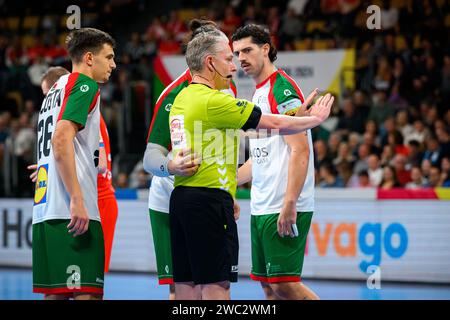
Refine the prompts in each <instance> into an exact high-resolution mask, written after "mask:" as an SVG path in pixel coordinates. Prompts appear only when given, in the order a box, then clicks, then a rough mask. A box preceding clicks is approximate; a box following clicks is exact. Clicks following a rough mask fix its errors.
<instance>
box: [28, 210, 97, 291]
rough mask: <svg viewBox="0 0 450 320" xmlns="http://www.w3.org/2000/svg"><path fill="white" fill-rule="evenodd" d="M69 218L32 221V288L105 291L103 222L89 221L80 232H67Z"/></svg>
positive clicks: (39, 289) (37, 289)
mask: <svg viewBox="0 0 450 320" xmlns="http://www.w3.org/2000/svg"><path fill="white" fill-rule="evenodd" d="M69 222H70V220H65V219H59V220H47V221H44V222H40V223H36V224H33V292H36V293H44V294H66V295H69V296H70V295H72V294H73V293H76V292H80V293H91V294H98V295H102V294H103V270H104V267H105V250H104V243H103V231H102V226H101V224H100V222H98V221H95V220H90V221H89V228H88V231H86V232H85V233H84V234H82V235H81V236H77V237H73V236H72V234H71V233H69V232H68V229H67V225H68V224H69Z"/></svg>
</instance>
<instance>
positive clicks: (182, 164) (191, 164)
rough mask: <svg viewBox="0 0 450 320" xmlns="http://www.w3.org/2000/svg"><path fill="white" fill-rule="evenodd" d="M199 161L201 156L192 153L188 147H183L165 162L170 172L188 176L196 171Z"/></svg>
mask: <svg viewBox="0 0 450 320" xmlns="http://www.w3.org/2000/svg"><path fill="white" fill-rule="evenodd" d="M200 162H201V158H200V157H199V155H198V154H196V153H192V150H191V149H190V148H185V149H181V150H180V151H178V152H177V153H176V154H175V156H174V158H173V159H172V160H171V161H169V163H168V164H167V169H168V170H169V173H170V174H173V175H176V176H183V177H189V176H192V175H193V174H194V173H196V172H197V170H198V166H199V165H200Z"/></svg>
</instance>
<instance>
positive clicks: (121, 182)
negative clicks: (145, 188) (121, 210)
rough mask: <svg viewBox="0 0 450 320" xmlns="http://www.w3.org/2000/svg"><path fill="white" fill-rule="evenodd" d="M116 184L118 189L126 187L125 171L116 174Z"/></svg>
mask: <svg viewBox="0 0 450 320" xmlns="http://www.w3.org/2000/svg"><path fill="white" fill-rule="evenodd" d="M116 186H117V188H120V189H127V188H128V175H127V174H126V173H125V172H119V174H118V175H117V181H116Z"/></svg>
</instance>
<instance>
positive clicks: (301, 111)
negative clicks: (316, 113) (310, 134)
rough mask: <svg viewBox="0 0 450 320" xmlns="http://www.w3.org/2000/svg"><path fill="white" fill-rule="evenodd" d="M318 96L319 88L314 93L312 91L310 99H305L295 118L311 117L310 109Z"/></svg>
mask: <svg viewBox="0 0 450 320" xmlns="http://www.w3.org/2000/svg"><path fill="white" fill-rule="evenodd" d="M318 94H319V88H315V89H314V90H313V91H311V93H310V94H309V96H308V98H306V99H305V101H304V102H303V104H302V105H301V106H300V108H299V109H298V110H297V112H296V114H295V116H296V117H304V116H309V113H310V110H311V109H309V108H308V107H309V106H310V105H311V104H312V103H313V102H314V99H315V98H316V97H317V95H318Z"/></svg>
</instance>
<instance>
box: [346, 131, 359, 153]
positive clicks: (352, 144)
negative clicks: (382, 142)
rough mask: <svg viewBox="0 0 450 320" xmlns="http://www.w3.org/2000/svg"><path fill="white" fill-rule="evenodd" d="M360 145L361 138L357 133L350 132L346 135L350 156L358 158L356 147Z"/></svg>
mask: <svg viewBox="0 0 450 320" xmlns="http://www.w3.org/2000/svg"><path fill="white" fill-rule="evenodd" d="M360 144H361V136H360V135H359V134H358V133H357V132H352V133H350V134H349V135H348V146H349V148H350V150H351V151H352V154H353V155H354V156H355V157H357V156H358V146H359V145H360Z"/></svg>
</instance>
